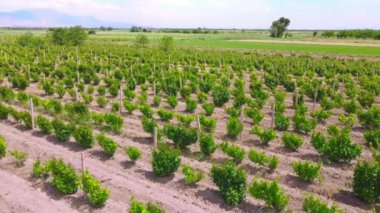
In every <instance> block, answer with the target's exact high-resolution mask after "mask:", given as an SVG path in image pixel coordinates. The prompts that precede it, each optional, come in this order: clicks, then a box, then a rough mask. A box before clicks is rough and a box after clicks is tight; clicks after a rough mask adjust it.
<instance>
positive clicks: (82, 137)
mask: <svg viewBox="0 0 380 213" xmlns="http://www.w3.org/2000/svg"><path fill="white" fill-rule="evenodd" d="M73 136H74V138H75V141H76V142H77V143H78V144H80V145H81V146H83V147H85V148H91V147H92V146H93V145H94V133H93V131H92V129H91V128H90V127H87V126H79V127H77V128H76V129H75V131H74V132H73Z"/></svg>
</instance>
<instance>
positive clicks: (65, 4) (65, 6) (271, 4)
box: [0, 0, 380, 29]
mask: <svg viewBox="0 0 380 213" xmlns="http://www.w3.org/2000/svg"><path fill="white" fill-rule="evenodd" d="M0 5H1V6H0V13H1V12H8V13H10V12H15V11H20V10H35V9H47V10H54V11H57V12H60V13H64V14H67V15H70V16H75V17H77V16H92V17H94V18H95V19H96V20H100V21H104V22H106V23H116V22H118V23H132V24H134V25H137V26H145V27H165V28H195V27H206V28H237V29H242V28H244V29H267V28H269V26H270V24H271V22H272V21H273V20H275V19H278V18H279V17H281V16H284V17H287V18H289V19H290V20H291V24H290V27H289V28H290V29H359V28H360V29H367V28H371V29H380V0H0ZM15 16H16V15H15ZM49 16H54V13H53V14H51V13H50V14H49ZM12 18H20V17H10V18H9V17H8V18H7V19H4V18H3V19H1V18H0V26H4V25H9V24H12V22H13V21H15V20H14V19H12ZM49 18H51V17H45V18H44V20H43V21H44V24H46V23H47V24H48V25H54V23H49V20H54V19H53V18H51V19H49ZM25 21H27V20H25ZM33 21H34V22H36V23H33V24H34V25H39V24H40V23H38V22H39V20H33ZM25 23H28V22H25ZM29 24H31V23H29Z"/></svg>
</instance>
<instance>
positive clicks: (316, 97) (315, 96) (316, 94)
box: [313, 88, 318, 111]
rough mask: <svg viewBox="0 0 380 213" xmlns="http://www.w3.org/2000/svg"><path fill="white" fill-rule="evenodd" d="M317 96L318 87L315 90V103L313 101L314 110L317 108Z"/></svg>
mask: <svg viewBox="0 0 380 213" xmlns="http://www.w3.org/2000/svg"><path fill="white" fill-rule="evenodd" d="M317 97H318V89H317V88H316V89H315V92H314V103H313V111H314V109H315V104H316V102H317Z"/></svg>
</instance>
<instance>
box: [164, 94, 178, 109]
mask: <svg viewBox="0 0 380 213" xmlns="http://www.w3.org/2000/svg"><path fill="white" fill-rule="evenodd" d="M166 101H167V102H168V104H169V106H170V107H171V108H172V109H174V108H175V107H176V106H177V105H178V99H177V97H175V96H168V98H167V99H166Z"/></svg>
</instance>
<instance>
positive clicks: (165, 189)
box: [0, 85, 371, 213]
mask: <svg viewBox="0 0 380 213" xmlns="http://www.w3.org/2000/svg"><path fill="white" fill-rule="evenodd" d="M28 92H30V93H34V94H39V95H41V94H42V91H41V90H39V89H37V87H36V86H35V85H32V86H31V87H30V88H29V89H28ZM150 93H151V92H150ZM95 99H96V98H94V100H95ZM150 99H151V97H150ZM70 100H71V99H70V98H69V97H66V96H65V99H64V101H65V102H66V101H70ZM290 100H291V99H290V96H289V97H288V98H287V101H286V103H287V105H288V109H287V110H286V113H287V115H289V116H292V115H293V109H292V107H291V106H290V105H291V101H290ZM149 101H150V102H151V100H149ZM308 104H309V107H311V106H312V103H311V101H309V102H308ZM109 105H110V104H109ZM161 106H164V107H165V106H167V105H166V103H164V101H163V102H162V103H161ZM317 107H318V105H317ZM91 109H93V110H96V111H109V109H99V108H97V107H96V103H95V101H94V102H93V104H92V105H91ZM184 109H185V105H184V103H183V101H182V102H181V103H180V104H179V105H178V107H177V108H176V111H177V112H181V113H183V112H184ZM201 111H202V110H201V109H200V105H198V109H197V113H198V112H201ZM263 111H264V112H265V113H266V117H265V118H264V120H263V121H262V122H261V126H264V127H269V126H270V123H271V118H270V107H269V105H266V106H265V107H264V110H263ZM339 112H340V111H334V115H333V116H332V117H331V118H330V119H329V120H328V121H327V123H329V124H331V123H336V122H337V116H338V115H339ZM123 116H124V122H125V123H124V131H123V133H122V134H120V135H113V136H112V138H114V139H115V140H116V141H117V142H118V143H119V145H120V146H121V147H125V146H130V145H133V146H136V147H138V148H139V149H140V150H141V151H142V154H143V155H142V159H140V160H138V161H137V162H136V163H135V164H133V163H131V162H130V161H129V160H128V158H127V157H126V156H125V155H124V153H123V150H122V148H119V149H118V151H117V152H116V154H115V156H114V157H112V158H108V157H106V156H105V155H104V154H103V153H102V151H101V149H100V148H99V147H95V148H92V149H87V150H84V149H82V148H81V147H79V146H78V145H77V144H76V143H75V142H73V141H70V142H68V143H59V142H57V141H56V140H55V139H54V138H53V137H52V136H44V135H42V134H41V133H39V132H38V130H36V131H29V130H28V131H27V130H24V129H23V127H22V126H20V125H18V124H16V123H14V122H12V121H5V122H0V134H1V135H3V136H4V137H5V139H6V141H7V143H8V147H9V149H10V150H14V149H16V150H22V151H25V152H27V153H29V158H28V160H27V161H26V164H25V166H24V167H21V168H16V167H15V166H14V165H13V163H12V159H11V157H10V156H9V155H7V156H6V157H5V158H3V159H2V160H1V161H0V179H1V181H0V189H1V190H0V212H45V211H46V212H75V211H79V212H128V206H129V202H130V199H131V197H132V196H134V197H136V198H137V199H139V200H141V201H144V202H149V201H151V202H154V203H158V204H160V205H162V207H163V208H164V209H165V210H166V211H167V212H196V213H200V212H266V211H267V210H268V209H267V208H265V203H263V202H262V201H258V200H256V199H254V198H252V197H251V196H250V195H248V194H247V197H246V199H245V201H244V202H243V203H242V204H240V205H239V206H236V207H230V206H228V205H226V204H225V203H224V202H223V200H222V198H221V196H220V195H219V193H218V191H217V187H216V186H215V185H214V184H213V183H212V181H211V179H210V178H209V176H208V175H207V174H208V173H209V170H210V168H211V165H212V163H217V162H221V161H223V160H225V159H226V158H227V157H226V156H225V155H224V154H223V153H222V152H220V151H219V150H218V151H217V152H216V153H214V154H213V157H212V159H208V160H203V161H199V160H197V158H198V153H199V146H198V144H195V145H193V146H191V148H190V150H189V151H187V152H184V153H183V156H182V164H188V165H190V166H192V167H194V168H197V169H201V170H203V171H204V172H205V174H206V176H205V179H204V180H202V181H201V182H200V183H199V184H198V185H197V186H195V187H189V186H186V185H185V184H184V182H183V175H182V173H181V172H180V171H178V172H176V173H175V175H173V176H170V177H165V178H158V177H155V176H154V175H153V173H152V169H151V164H150V159H151V149H152V140H151V138H150V137H149V135H148V134H146V133H144V132H143V130H142V126H141V122H140V117H141V113H140V112H138V111H135V112H134V113H133V114H132V115H128V114H124V115H123ZM213 117H215V118H217V120H218V124H217V128H216V131H215V134H214V135H215V138H216V139H217V141H218V143H219V142H221V141H222V140H227V138H226V135H225V134H226V131H225V125H226V121H227V119H228V117H227V115H226V113H225V112H224V110H223V109H221V108H217V109H216V110H215V113H214V114H213ZM244 123H245V130H244V132H243V135H242V136H243V137H242V140H235V143H236V144H239V145H240V146H241V147H244V148H245V149H246V151H248V150H249V148H250V147H254V148H255V149H257V150H263V151H265V152H266V153H267V154H269V155H276V156H278V157H279V158H280V165H279V168H278V169H277V170H276V171H275V172H274V173H270V172H269V171H268V170H267V169H266V168H264V167H260V166H258V165H255V164H253V163H252V162H250V161H249V159H248V158H247V157H246V158H245V160H244V161H243V162H242V164H241V167H242V168H244V169H245V170H246V171H247V173H248V182H249V183H250V182H251V181H252V179H253V178H254V177H263V178H266V179H269V180H273V179H275V178H279V180H280V184H281V186H282V187H283V189H284V190H285V192H286V193H287V194H288V195H289V196H290V198H291V200H290V203H289V205H288V208H289V209H292V210H294V211H295V212H301V210H302V201H303V195H304V193H305V192H312V193H315V194H318V195H320V196H322V197H323V200H326V201H329V203H332V202H335V203H336V204H337V205H339V206H340V207H341V208H343V209H344V210H345V211H346V212H364V211H369V210H370V208H371V207H370V206H369V205H367V204H365V203H363V202H361V201H360V200H359V199H357V198H356V197H355V196H354V195H353V194H352V189H351V187H350V182H351V178H352V174H353V168H354V165H355V163H356V162H352V163H351V164H349V165H337V164H328V163H326V162H324V166H323V169H322V175H323V180H322V181H321V183H315V184H305V183H302V182H300V181H299V180H298V179H297V177H296V176H295V174H294V173H293V170H292V167H291V163H292V162H294V161H299V160H312V161H315V162H318V161H320V160H321V158H320V157H319V156H318V154H317V153H316V151H315V150H314V149H313V147H311V145H310V142H309V141H310V136H306V135H305V143H304V144H303V146H302V147H301V148H300V149H299V151H297V152H290V151H288V150H286V149H285V148H284V147H283V145H282V143H281V132H279V134H278V138H277V139H276V140H275V142H271V143H270V145H269V146H268V147H264V146H261V145H259V144H258V143H257V141H258V138H257V137H256V136H254V135H250V134H249V129H250V126H251V123H250V121H249V119H248V118H244ZM194 126H195V122H194ZM317 128H318V129H320V130H321V131H325V129H326V125H325V124H319V125H318V127H317ZM362 131H363V130H362V129H361V128H360V127H358V126H355V128H354V129H353V134H352V138H353V140H354V141H356V142H357V143H360V144H364V142H363V139H362ZM228 140H229V139H228ZM82 152H83V153H84V156H85V161H84V165H85V167H86V168H87V169H88V170H89V171H90V172H91V173H92V174H93V175H94V176H95V177H96V178H97V179H98V180H100V181H101V182H102V184H103V185H104V186H106V187H108V188H109V190H110V199H109V200H108V202H107V204H106V206H105V207H103V208H101V209H94V208H92V207H91V206H90V205H89V203H88V201H87V200H86V199H85V198H84V196H83V193H82V192H78V193H76V194H75V195H72V196H60V195H59V194H58V193H57V192H56V191H55V190H54V189H52V188H51V186H50V184H48V183H47V182H46V181H42V180H37V179H35V178H33V177H31V171H32V164H33V162H34V161H35V160H36V159H41V160H47V159H50V158H51V157H62V158H64V160H65V161H66V162H68V163H70V164H72V165H73V166H74V167H75V168H76V169H77V171H80V168H81V165H80V164H81V161H80V155H81V153H82ZM369 156H370V152H369V150H368V148H365V150H364V152H363V154H362V156H361V158H360V159H364V158H369Z"/></svg>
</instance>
